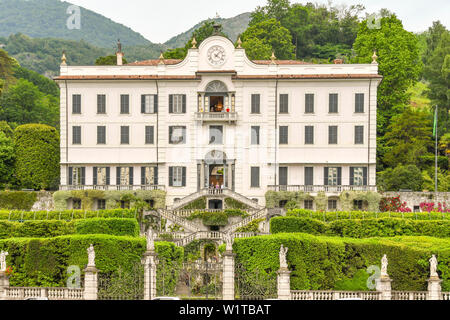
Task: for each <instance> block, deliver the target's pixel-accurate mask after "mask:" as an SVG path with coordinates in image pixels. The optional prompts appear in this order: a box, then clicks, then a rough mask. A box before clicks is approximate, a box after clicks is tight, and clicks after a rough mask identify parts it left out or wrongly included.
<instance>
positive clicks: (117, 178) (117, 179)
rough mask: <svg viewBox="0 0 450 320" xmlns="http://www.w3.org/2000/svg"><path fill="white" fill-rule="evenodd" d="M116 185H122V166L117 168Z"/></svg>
mask: <svg viewBox="0 0 450 320" xmlns="http://www.w3.org/2000/svg"><path fill="white" fill-rule="evenodd" d="M116 185H118V186H120V167H117V168H116Z"/></svg>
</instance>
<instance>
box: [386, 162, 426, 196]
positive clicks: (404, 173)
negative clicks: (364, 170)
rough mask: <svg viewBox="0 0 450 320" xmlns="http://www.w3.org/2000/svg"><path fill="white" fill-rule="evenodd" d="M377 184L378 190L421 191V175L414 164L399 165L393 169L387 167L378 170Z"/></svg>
mask: <svg viewBox="0 0 450 320" xmlns="http://www.w3.org/2000/svg"><path fill="white" fill-rule="evenodd" d="M377 184H378V187H379V189H380V191H400V190H412V191H422V190H423V189H422V184H423V177H422V173H421V172H420V169H419V168H417V167H416V166H415V165H407V166H402V165H400V166H398V167H396V168H395V169H392V168H388V169H387V170H386V171H383V172H380V173H379V174H378V179H377Z"/></svg>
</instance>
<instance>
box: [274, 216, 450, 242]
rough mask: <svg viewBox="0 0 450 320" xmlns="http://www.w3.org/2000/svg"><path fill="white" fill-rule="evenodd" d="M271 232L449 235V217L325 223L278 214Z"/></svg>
mask: <svg viewBox="0 0 450 320" xmlns="http://www.w3.org/2000/svg"><path fill="white" fill-rule="evenodd" d="M270 230H271V232H272V233H274V234H275V233H297V232H300V233H309V234H314V235H321V234H322V235H330V236H340V237H351V238H371V237H395V236H429V237H437V238H450V221H448V220H437V221H428V220H410V219H399V218H382V219H364V220H359V219H351V220H350V219H348V220H336V221H332V222H329V223H325V222H322V221H319V220H316V219H310V218H299V217H275V218H272V219H271V220H270Z"/></svg>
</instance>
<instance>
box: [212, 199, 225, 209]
mask: <svg viewBox="0 0 450 320" xmlns="http://www.w3.org/2000/svg"><path fill="white" fill-rule="evenodd" d="M209 209H213V210H222V209H223V204H222V200H209Z"/></svg>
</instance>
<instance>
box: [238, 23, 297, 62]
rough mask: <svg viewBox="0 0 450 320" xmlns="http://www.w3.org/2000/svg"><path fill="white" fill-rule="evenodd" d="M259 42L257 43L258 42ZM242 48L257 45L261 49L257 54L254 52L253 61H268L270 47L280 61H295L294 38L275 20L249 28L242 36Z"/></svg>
mask: <svg viewBox="0 0 450 320" xmlns="http://www.w3.org/2000/svg"><path fill="white" fill-rule="evenodd" d="M255 39H257V40H259V41H257V40H255ZM241 40H242V46H243V47H244V48H250V46H249V43H248V42H250V44H252V43H253V44H257V45H258V46H259V48H260V50H259V51H257V52H252V54H254V56H252V57H251V59H254V60H258V59H267V57H266V55H267V48H268V47H269V46H270V47H271V48H272V50H273V51H274V52H275V56H276V57H277V58H278V59H293V58H294V45H293V44H292V36H291V34H290V32H289V30H288V29H286V28H284V27H283V26H282V25H281V23H280V22H279V21H277V20H275V19H269V20H264V21H262V22H260V23H257V24H255V25H253V26H250V27H249V28H247V30H245V31H244V33H243V34H242V35H241Z"/></svg>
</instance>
